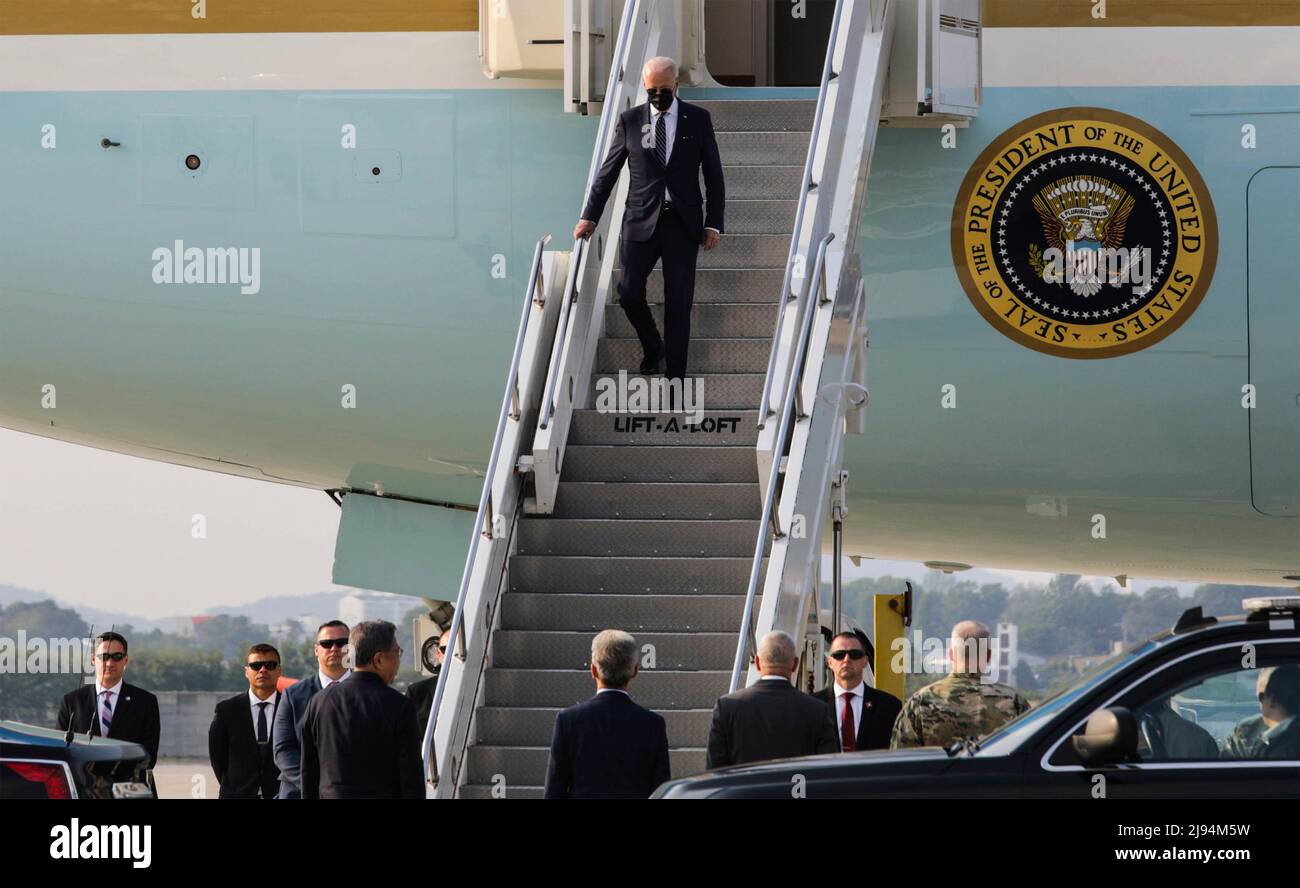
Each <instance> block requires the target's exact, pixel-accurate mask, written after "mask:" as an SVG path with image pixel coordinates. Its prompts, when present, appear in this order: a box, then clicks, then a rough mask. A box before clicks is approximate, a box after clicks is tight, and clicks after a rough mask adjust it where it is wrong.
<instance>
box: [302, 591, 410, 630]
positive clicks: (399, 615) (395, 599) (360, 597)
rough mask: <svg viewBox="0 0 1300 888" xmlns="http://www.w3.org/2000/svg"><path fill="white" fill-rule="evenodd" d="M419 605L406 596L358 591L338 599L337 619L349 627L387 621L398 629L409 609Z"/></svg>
mask: <svg viewBox="0 0 1300 888" xmlns="http://www.w3.org/2000/svg"><path fill="white" fill-rule="evenodd" d="M419 605H420V600H419V599H418V598H411V597H410V596H408V595H394V594H392V593H391V592H372V591H370V590H369V589H358V590H357V591H355V592H352V593H350V594H348V595H345V596H343V597H342V598H341V599H339V619H340V620H342V621H343V622H345V623H347V624H348V625H349V626H355V625H356V624H357V623H361V622H365V621H367V620H387V621H388V622H390V623H393V624H395V625H397V626H399V627H400V626H401V624H402V620H403V618H404V617H405V616H406V615H407V613H409V612H410V610H411V608H413V607H419ZM315 628H316V627H315V626H313V627H312V629H315Z"/></svg>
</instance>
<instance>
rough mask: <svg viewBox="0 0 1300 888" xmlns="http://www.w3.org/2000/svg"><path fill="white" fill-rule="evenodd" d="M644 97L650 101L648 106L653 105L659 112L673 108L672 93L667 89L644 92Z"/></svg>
mask: <svg viewBox="0 0 1300 888" xmlns="http://www.w3.org/2000/svg"><path fill="white" fill-rule="evenodd" d="M646 96H647V97H648V98H649V99H650V104H651V105H654V106H655V107H656V108H658V109H659V110H660V111H667V110H668V109H669V108H671V107H672V106H673V91H672V89H671V88H669V87H664V88H663V89H660V90H649V89H648V90H646Z"/></svg>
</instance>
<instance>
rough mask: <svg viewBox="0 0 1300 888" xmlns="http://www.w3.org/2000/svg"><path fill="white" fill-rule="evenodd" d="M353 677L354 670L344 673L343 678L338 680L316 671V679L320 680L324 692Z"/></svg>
mask: <svg viewBox="0 0 1300 888" xmlns="http://www.w3.org/2000/svg"><path fill="white" fill-rule="evenodd" d="M351 675H352V670H351V669H348V670H347V671H345V672H344V673H343V675H342V676H341V677H339V678H337V679H333V678H330V677H329V676H328V675H326V674H325V673H324V672H321V671H320V670H319V669H317V670H316V677H317V678H319V679H320V689H321V690H322V691H323V690H325V689H326V688H327V687H329V686H330V685H332V684H338V683H339V682H340V681H347V680H348V677H349V676H351Z"/></svg>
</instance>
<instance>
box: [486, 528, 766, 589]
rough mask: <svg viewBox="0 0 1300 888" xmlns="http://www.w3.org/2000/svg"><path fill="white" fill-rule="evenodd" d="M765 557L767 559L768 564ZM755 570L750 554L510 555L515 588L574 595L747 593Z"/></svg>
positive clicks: (511, 575) (512, 579) (511, 579)
mask: <svg viewBox="0 0 1300 888" xmlns="http://www.w3.org/2000/svg"><path fill="white" fill-rule="evenodd" d="M766 566H767V562H766V561H764V562H763V567H764V569H766ZM752 569H753V540H752V539H751V540H750V553H749V554H748V555H745V556H743V557H732V558H626V557H607V558H600V557H592V556H587V555H512V556H510V590H511V591H512V592H537V593H548V592H567V593H570V594H583V593H593V592H594V593H599V592H618V593H620V594H643V595H644V594H650V595H654V594H660V595H689V594H706V595H729V594H735V593H743V592H745V591H746V590H747V588H748V584H749V572H750V570H752Z"/></svg>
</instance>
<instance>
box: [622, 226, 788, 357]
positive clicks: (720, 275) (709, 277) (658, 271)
mask: <svg viewBox="0 0 1300 888" xmlns="http://www.w3.org/2000/svg"><path fill="white" fill-rule="evenodd" d="M786 249H787V251H788V249H789V248H788V247H787V248H786ZM619 274H620V272H619V271H617V270H615V272H614V280H615V286H617V282H618V276H619ZM784 279H785V265H784V261H783V263H782V265H781V267H780V268H700V267H699V266H698V265H697V266H696V269H695V299H694V303H695V305H700V304H701V303H714V302H722V303H736V302H766V303H768V305H770V306H772V309H771V311H772V312H773V315H772V318H773V321H774V322H775V319H776V308H775V306H776V302H777V300H778V299H779V298H780V296H781V283H782V281H784ZM611 292H612V293H613V294H614V296H613V298H614V299H615V300H617V299H618V295H617V290H616V289H613V288H611ZM645 297H646V301H647V302H649V303H650V304H651V305H654V304H656V303H658V304H661V305H662V304H663V301H664V272H663V268H662V267H660V266H659V265H655V267H654V268H653V269H652V270H651V271H650V276H649V277H648V278H646V282H645ZM768 335H771V330H769V331H768Z"/></svg>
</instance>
